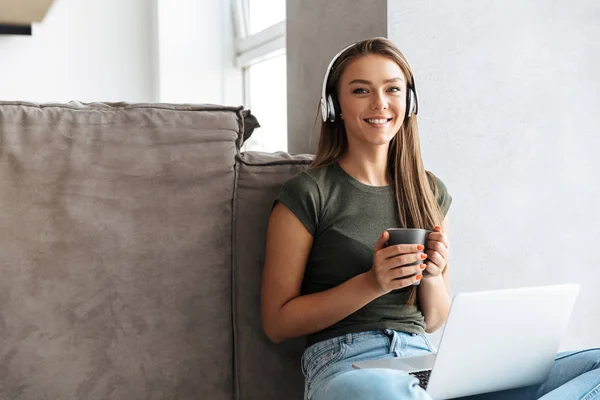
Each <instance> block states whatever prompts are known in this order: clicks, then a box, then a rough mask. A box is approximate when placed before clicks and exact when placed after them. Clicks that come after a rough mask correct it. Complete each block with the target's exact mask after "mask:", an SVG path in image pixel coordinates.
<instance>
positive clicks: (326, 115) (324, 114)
mask: <svg viewBox="0 0 600 400" xmlns="http://www.w3.org/2000/svg"><path fill="white" fill-rule="evenodd" d="M321 119H322V120H323V122H327V120H328V119H329V111H328V110H327V101H326V100H325V99H324V98H322V97H321Z"/></svg>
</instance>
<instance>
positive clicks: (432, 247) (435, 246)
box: [426, 240, 450, 257]
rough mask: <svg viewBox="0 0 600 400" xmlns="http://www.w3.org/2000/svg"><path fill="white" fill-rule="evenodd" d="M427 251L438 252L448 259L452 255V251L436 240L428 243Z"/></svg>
mask: <svg viewBox="0 0 600 400" xmlns="http://www.w3.org/2000/svg"><path fill="white" fill-rule="evenodd" d="M426 251H437V252H438V253H440V254H441V255H442V257H447V256H448V254H449V253H450V250H449V249H448V248H447V247H446V246H445V245H444V244H443V243H442V242H437V241H434V240H428V241H427V250H426Z"/></svg>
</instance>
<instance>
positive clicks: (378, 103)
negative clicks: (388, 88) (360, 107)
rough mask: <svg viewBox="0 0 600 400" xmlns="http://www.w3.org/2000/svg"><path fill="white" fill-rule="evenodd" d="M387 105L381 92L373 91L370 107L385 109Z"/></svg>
mask: <svg viewBox="0 0 600 400" xmlns="http://www.w3.org/2000/svg"><path fill="white" fill-rule="evenodd" d="M387 107H388V102H387V98H386V97H385V95H384V94H382V93H375V94H374V96H373V102H372V104H371V109H373V110H385V109H387Z"/></svg>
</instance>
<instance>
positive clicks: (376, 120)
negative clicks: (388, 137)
mask: <svg viewBox="0 0 600 400" xmlns="http://www.w3.org/2000/svg"><path fill="white" fill-rule="evenodd" d="M392 119H393V118H391V117H385V116H379V115H378V116H375V117H369V118H365V119H364V121H365V122H366V123H367V124H369V125H371V126H372V127H374V128H382V127H385V126H387V125H389V123H390V121H391V120H392Z"/></svg>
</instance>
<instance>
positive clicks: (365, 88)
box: [338, 54, 406, 145]
mask: <svg viewBox="0 0 600 400" xmlns="http://www.w3.org/2000/svg"><path fill="white" fill-rule="evenodd" d="M338 100H339V103H340V108H341V111H342V117H341V118H342V120H343V121H344V125H345V127H346V134H347V135H348V142H349V143H356V144H359V143H362V144H371V145H387V144H388V143H389V142H390V140H392V138H393V137H394V135H396V133H397V132H398V131H399V130H400V126H401V125H402V122H403V120H404V114H405V110H406V77H405V76H404V73H403V72H402V70H401V69H400V66H399V65H398V64H396V62H395V61H393V60H392V59H389V58H387V57H384V56H381V55H378V54H369V55H367V56H363V57H360V58H357V59H356V60H354V61H352V62H351V63H350V64H348V66H347V67H346V69H345V70H344V72H343V73H342V76H341V78H340V82H339V94H338Z"/></svg>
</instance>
